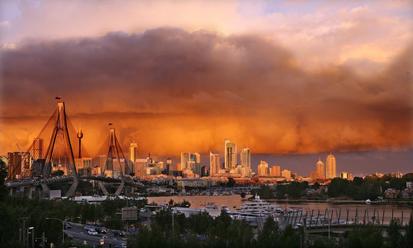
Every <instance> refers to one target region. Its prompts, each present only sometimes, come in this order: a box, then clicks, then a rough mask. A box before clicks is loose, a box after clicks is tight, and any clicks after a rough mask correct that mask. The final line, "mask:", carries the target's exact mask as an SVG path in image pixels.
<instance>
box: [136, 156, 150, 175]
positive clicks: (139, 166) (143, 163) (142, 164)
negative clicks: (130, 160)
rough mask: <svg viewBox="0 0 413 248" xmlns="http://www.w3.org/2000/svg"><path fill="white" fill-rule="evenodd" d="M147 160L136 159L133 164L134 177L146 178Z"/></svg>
mask: <svg viewBox="0 0 413 248" xmlns="http://www.w3.org/2000/svg"><path fill="white" fill-rule="evenodd" d="M147 162H148V161H147V159H146V158H138V159H136V160H135V162H134V168H133V170H134V172H135V177H144V176H146V167H147Z"/></svg>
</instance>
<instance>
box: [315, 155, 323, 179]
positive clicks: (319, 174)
mask: <svg viewBox="0 0 413 248" xmlns="http://www.w3.org/2000/svg"><path fill="white" fill-rule="evenodd" d="M325 178H326V168H325V165H324V163H323V161H321V160H320V159H318V161H317V163H316V164H315V171H314V179H325Z"/></svg>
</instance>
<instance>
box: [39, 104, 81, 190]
mask: <svg viewBox="0 0 413 248" xmlns="http://www.w3.org/2000/svg"><path fill="white" fill-rule="evenodd" d="M56 99H57V108H56V110H55V112H54V113H53V116H52V118H54V119H53V120H54V123H55V124H54V128H53V131H52V135H51V137H50V142H49V145H48V148H47V151H46V156H45V168H46V170H45V171H44V172H43V174H44V176H46V177H48V176H50V174H49V173H50V172H51V170H49V169H51V164H52V162H56V161H53V152H54V151H55V144H56V140H58V139H59V142H60V143H64V145H65V149H66V150H65V153H66V156H67V161H66V162H67V164H66V169H67V170H68V172H69V173H70V174H71V175H72V177H73V183H72V185H71V186H70V188H69V190H68V191H67V192H66V194H65V195H66V196H67V197H70V196H73V195H74V194H75V192H76V188H77V186H78V184H79V179H78V176H77V171H76V166H75V158H74V155H73V148H72V144H71V142H70V135H69V129H68V124H67V116H66V109H65V103H64V101H63V100H61V98H60V97H56Z"/></svg>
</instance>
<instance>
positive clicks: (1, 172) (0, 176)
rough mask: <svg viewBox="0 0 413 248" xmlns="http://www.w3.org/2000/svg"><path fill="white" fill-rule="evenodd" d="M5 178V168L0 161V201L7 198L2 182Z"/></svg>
mask: <svg viewBox="0 0 413 248" xmlns="http://www.w3.org/2000/svg"><path fill="white" fill-rule="evenodd" d="M6 178H7V168H6V164H5V163H4V162H3V160H0V201H1V200H2V199H4V198H5V197H6V196H7V188H6V186H5V185H4V182H5V181H6Z"/></svg>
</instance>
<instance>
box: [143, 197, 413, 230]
mask: <svg viewBox="0 0 413 248" xmlns="http://www.w3.org/2000/svg"><path fill="white" fill-rule="evenodd" d="M171 199H172V200H173V201H174V202H175V203H178V202H182V201H184V200H185V201H188V202H189V203H190V204H191V208H202V207H205V206H206V205H208V204H211V203H213V204H215V205H216V206H218V207H219V208H222V207H228V209H229V210H236V209H238V208H239V207H240V206H241V204H242V203H243V201H244V200H243V199H242V198H241V197H240V196H239V195H223V196H197V195H196V196H160V197H148V203H156V204H167V203H168V202H169V201H170V200H171ZM271 203H272V204H275V205H276V206H277V207H280V208H285V209H302V210H303V212H304V213H305V212H307V213H308V215H310V214H312V215H313V216H317V215H327V216H331V217H332V218H336V219H338V218H340V219H341V220H345V219H347V218H348V220H352V221H355V220H358V221H364V218H365V221H367V222H371V221H372V219H375V221H379V222H382V221H384V223H388V222H389V221H390V220H391V218H392V217H393V218H396V219H399V221H400V222H402V221H403V224H407V223H408V222H409V219H410V215H411V214H412V210H413V209H412V208H411V207H408V206H400V205H393V204H392V205H390V204H354V203H352V204H334V203H328V202H300V203H286V202H273V201H272V202H271ZM364 216H366V217H364Z"/></svg>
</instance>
